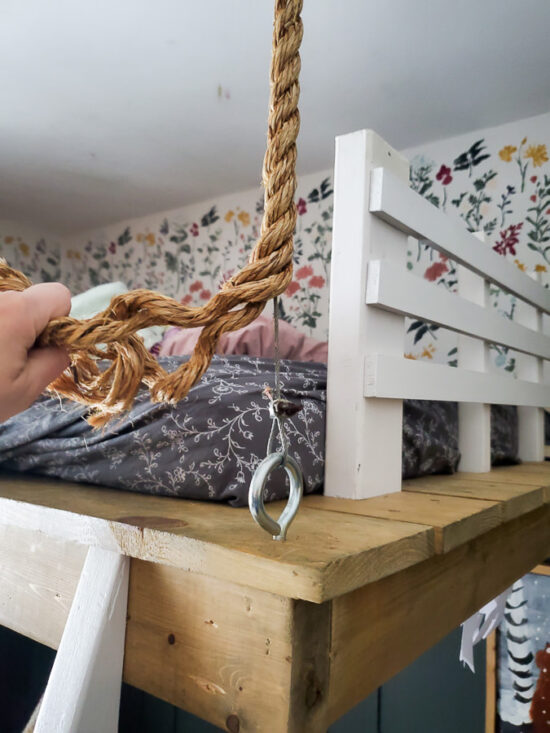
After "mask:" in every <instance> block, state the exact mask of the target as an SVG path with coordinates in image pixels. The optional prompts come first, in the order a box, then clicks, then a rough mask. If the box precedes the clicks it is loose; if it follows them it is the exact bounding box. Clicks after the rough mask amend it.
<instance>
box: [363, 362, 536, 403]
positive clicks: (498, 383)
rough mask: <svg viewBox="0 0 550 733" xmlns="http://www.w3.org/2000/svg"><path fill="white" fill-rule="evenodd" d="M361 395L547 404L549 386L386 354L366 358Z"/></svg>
mask: <svg viewBox="0 0 550 733" xmlns="http://www.w3.org/2000/svg"><path fill="white" fill-rule="evenodd" d="M364 394H365V397H383V398H390V399H416V400H449V401H452V402H487V403H491V404H501V405H526V406H537V405H545V404H550V386H548V385H544V384H538V383H536V382H527V381H523V380H519V379H514V378H513V377H512V376H506V375H502V376H500V375H498V374H484V373H482V372H475V371H468V370H465V369H456V368H454V367H449V366H445V365H443V364H430V363H429V362H426V361H416V360H414V359H405V358H402V357H396V356H389V355H386V354H367V356H366V357H365V385H364Z"/></svg>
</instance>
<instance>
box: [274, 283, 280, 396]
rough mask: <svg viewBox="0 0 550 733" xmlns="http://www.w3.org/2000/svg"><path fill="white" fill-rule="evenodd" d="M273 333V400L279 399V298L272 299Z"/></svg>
mask: <svg viewBox="0 0 550 733" xmlns="http://www.w3.org/2000/svg"><path fill="white" fill-rule="evenodd" d="M273 332H274V339H275V399H276V400H280V399H281V349H280V347H279V298H278V296H275V297H274V298H273Z"/></svg>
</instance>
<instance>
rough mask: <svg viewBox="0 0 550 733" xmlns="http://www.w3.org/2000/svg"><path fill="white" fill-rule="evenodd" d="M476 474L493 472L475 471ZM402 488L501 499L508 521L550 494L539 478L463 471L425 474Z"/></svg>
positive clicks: (542, 501)
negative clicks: (497, 476) (520, 478)
mask: <svg viewBox="0 0 550 733" xmlns="http://www.w3.org/2000/svg"><path fill="white" fill-rule="evenodd" d="M473 475H474V476H493V472H492V471H491V473H490V474H482V473H480V474H473ZM403 491H407V492H414V493H423V494H430V495H431V496H438V495H440V496H455V497H464V498H468V499H478V500H479V499H481V500H488V501H499V502H501V504H502V515H503V519H504V520H505V521H508V520H510V519H514V518H515V517H519V516H521V515H522V514H526V513H528V512H530V511H533V509H536V508H537V507H539V506H542V505H543V504H544V503H545V502H546V501H548V498H547V496H546V491H545V488H544V487H543V486H541V483H540V480H537V481H535V482H532V483H531V484H523V483H513V482H510V481H500V480H499V481H498V482H497V481H496V480H495V477H494V476H493V479H492V480H488V479H479V480H478V479H472V478H470V477H469V476H468V478H464V474H461V473H455V474H453V475H452V476H425V477H422V478H416V479H411V480H410V481H404V482H403Z"/></svg>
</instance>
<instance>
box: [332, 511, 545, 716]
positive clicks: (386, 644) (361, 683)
mask: <svg viewBox="0 0 550 733" xmlns="http://www.w3.org/2000/svg"><path fill="white" fill-rule="evenodd" d="M549 526H550V506H548V505H545V506H543V507H540V508H539V509H536V510H535V511H533V512H530V513H529V514H526V515H524V516H522V517H519V518H517V519H514V520H512V521H510V522H507V523H506V524H503V525H501V526H499V527H496V528H495V529H493V530H491V531H490V532H488V533H486V534H484V535H483V536H481V537H478V538H476V539H474V540H471V541H470V542H468V543H467V544H465V545H462V546H461V547H458V548H457V549H455V550H452V551H451V552H448V553H446V554H444V555H436V556H435V557H433V558H431V559H429V560H426V561H425V562H423V563H420V564H419V565H416V566H415V567H413V568H409V569H408V570H405V571H403V572H401V573H397V574H395V575H392V576H391V577H388V578H384V579H383V580H380V581H378V582H376V583H371V584H370V585H368V586H365V587H364V588H360V589H359V590H357V591H354V592H353V593H349V594H347V595H346V596H343V597H341V598H337V599H335V600H334V601H333V602H332V658H333V663H332V670H331V686H330V693H329V697H330V702H329V722H330V721H334V720H337V719H338V718H339V717H340V716H341V715H342V714H343V713H345V712H346V711H347V710H349V709H350V708H351V707H352V706H354V705H356V704H357V703H358V702H360V701H361V700H362V699H363V698H365V697H366V696H367V695H368V694H369V693H371V692H372V691H373V690H375V689H376V688H377V687H379V686H380V685H381V684H384V683H385V682H386V681H387V680H389V679H390V678H391V677H393V675H395V674H396V673H397V672H399V671H400V670H401V669H403V668H404V667H406V666H407V665H408V664H410V663H411V662H412V661H413V660H414V659H416V658H417V657H418V656H419V655H420V654H422V653H423V652H424V651H426V650H427V649H429V648H430V647H431V646H433V645H434V644H435V643H436V642H438V641H439V640H440V639H442V638H443V637H444V636H445V634H447V633H449V632H450V631H451V630H452V629H454V628H456V627H457V626H458V624H460V623H461V622H462V621H464V620H465V619H466V618H468V617H469V616H470V615H471V614H472V613H474V612H475V611H477V610H478V609H479V608H481V606H483V605H484V604H485V603H487V602H488V601H489V600H490V599H491V598H494V597H495V596H496V595H498V594H499V593H501V592H502V591H503V590H505V589H506V588H507V587H508V586H510V585H511V584H512V583H513V582H514V581H515V580H516V579H517V578H519V577H521V576H522V575H524V574H525V573H526V572H528V571H529V570H530V569H531V568H532V567H533V566H534V565H536V564H537V563H538V562H540V561H541V560H542V559H543V558H544V557H547V556H548V554H549V553H550V533H549V531H548V528H549Z"/></svg>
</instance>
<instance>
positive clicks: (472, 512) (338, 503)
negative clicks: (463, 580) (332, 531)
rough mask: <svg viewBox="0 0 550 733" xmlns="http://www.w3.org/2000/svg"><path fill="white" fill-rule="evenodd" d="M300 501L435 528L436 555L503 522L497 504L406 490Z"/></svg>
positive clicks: (334, 509) (324, 507) (317, 506)
mask: <svg viewBox="0 0 550 733" xmlns="http://www.w3.org/2000/svg"><path fill="white" fill-rule="evenodd" d="M303 501H304V506H308V507H315V508H317V509H324V510H325V511H331V512H344V513H350V514H359V515H361V516H367V517H379V518H380V519H393V520H399V521H401V522H415V523H418V524H426V525H428V526H430V527H433V529H434V537H435V550H436V552H448V551H449V550H452V549H453V548H454V547H457V546H458V545H461V544H463V543H464V542H468V540H471V539H472V538H474V537H477V536H479V535H480V534H483V533H484V532H487V531H488V530H490V529H492V528H493V527H496V526H497V525H498V524H500V523H501V522H502V521H503V513H502V505H501V503H500V502H496V501H482V500H479V499H465V498H460V497H459V498H457V497H454V496H441V495H431V494H423V493H412V492H405V491H401V492H399V493H397V494H384V495H383V496H377V497H373V498H371V499H362V500H359V501H357V500H353V499H333V498H330V497H324V496H308V497H306V498H305V499H304V500H303Z"/></svg>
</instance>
